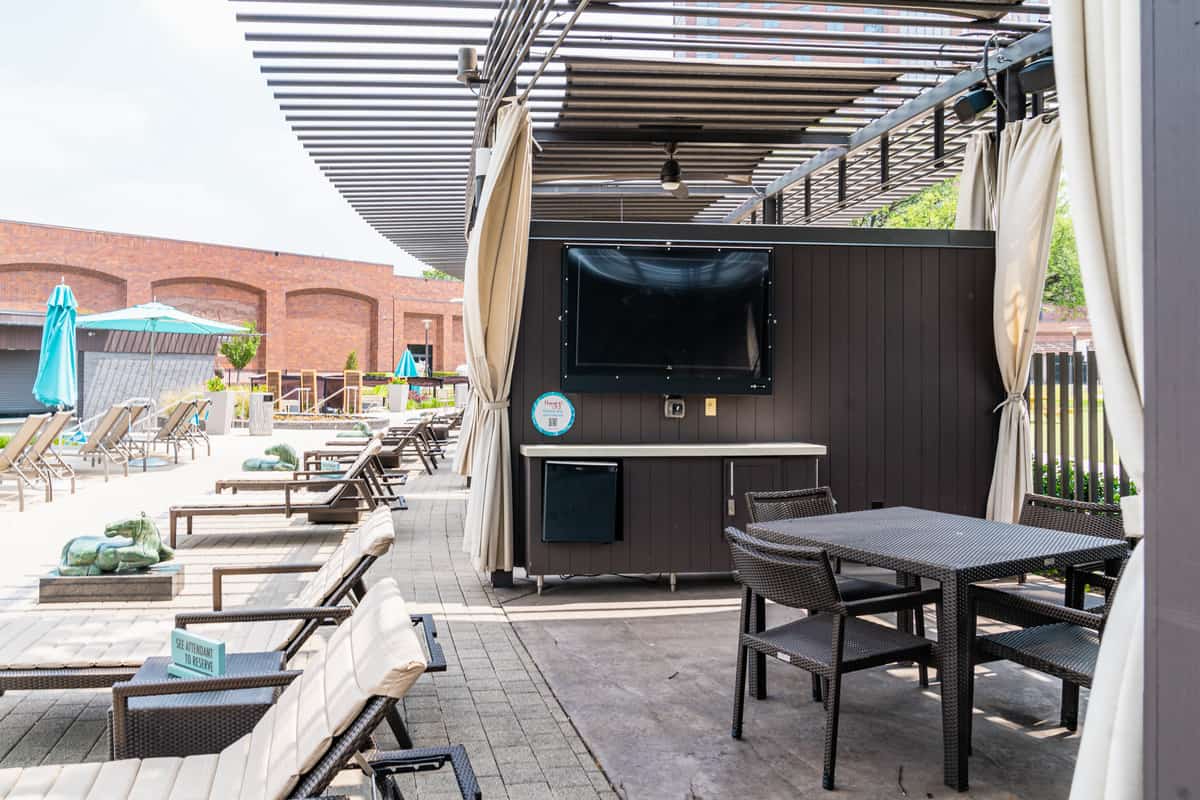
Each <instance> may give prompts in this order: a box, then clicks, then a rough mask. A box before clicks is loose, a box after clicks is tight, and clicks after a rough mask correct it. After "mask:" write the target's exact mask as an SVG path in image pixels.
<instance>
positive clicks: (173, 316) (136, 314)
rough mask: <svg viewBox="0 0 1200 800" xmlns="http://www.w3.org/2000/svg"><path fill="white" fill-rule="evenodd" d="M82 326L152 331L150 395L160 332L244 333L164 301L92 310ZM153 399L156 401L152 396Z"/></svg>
mask: <svg viewBox="0 0 1200 800" xmlns="http://www.w3.org/2000/svg"><path fill="white" fill-rule="evenodd" d="M79 327H80V328H85V329H87V330H98V331H132V332H134V333H149V334H150V366H149V371H150V379H149V384H150V385H149V386H148V387H147V395H148V396H149V395H153V393H154V345H155V338H156V337H157V336H158V334H160V333H194V334H201V335H209V336H221V335H230V334H244V333H245V332H246V329H245V328H243V327H242V326H240V325H230V324H229V323H227V322H218V321H216V320H215V319H205V318H204V317H197V316H195V315H193V314H188V313H186V312H184V311H180V310H179V309H177V308H175V307H174V306H169V305H166V304H164V303H142V304H140V305H136V306H130V307H129V308H122V309H120V310H118V311H105V312H104V313H102V314H89V315H87V316H86V317H80V318H79ZM150 400H151V402H152V403H153V402H155V399H154V398H153V397H150Z"/></svg>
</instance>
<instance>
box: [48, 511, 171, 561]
mask: <svg viewBox="0 0 1200 800" xmlns="http://www.w3.org/2000/svg"><path fill="white" fill-rule="evenodd" d="M174 557H175V551H174V550H172V549H171V548H170V547H167V545H165V544H163V540H162V537H161V536H160V535H159V533H158V528H157V527H156V526H155V524H154V523H153V522H151V521H150V519H148V518H147V517H146V515H145V514H142V515H141V516H138V517H134V518H133V519H123V520H121V521H119V522H114V523H112V524H110V525H107V526H105V528H104V535H103V536H77V537H75V538H74V539H72V540H70V541H69V542H67V543H66V544H65V545H63V549H62V556H60V558H59V561H58V574H59V575H67V576H79V575H104V574H107V573H122V572H140V571H142V570H145V569H148V568H149V567H151V566H153V565H154V564H157V563H159V562H161V561H170V560H171V559H173V558H174Z"/></svg>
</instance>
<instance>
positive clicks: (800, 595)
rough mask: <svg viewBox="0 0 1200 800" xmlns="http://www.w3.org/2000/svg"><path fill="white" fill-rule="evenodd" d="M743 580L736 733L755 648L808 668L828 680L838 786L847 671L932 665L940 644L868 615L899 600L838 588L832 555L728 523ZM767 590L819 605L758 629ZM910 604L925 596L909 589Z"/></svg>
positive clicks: (828, 771) (828, 758)
mask: <svg viewBox="0 0 1200 800" xmlns="http://www.w3.org/2000/svg"><path fill="white" fill-rule="evenodd" d="M725 538H726V540H727V541H728V543H729V551H730V555H731V557H732V559H733V566H734V569H735V570H736V571H737V579H738V581H739V582H740V583H741V584H742V585H743V587H744V591H743V594H742V613H741V620H740V623H739V624H740V629H739V631H738V661H737V669H736V673H735V675H736V676H735V679H734V680H735V684H734V699H733V724H732V727H731V729H730V735H731V736H733V738H734V739H740V738H742V717H743V711H744V709H745V695H746V671H747V660H748V659H749V657H750V653H751V651H753V652H754V653H756V654H762V655H765V656H771V657H772V658H774V659H776V660H779V661H781V662H783V663H786V664H791V665H792V666H794V667H799V668H800V669H803V670H806V671H807V672H810V673H812V674H813V675H814V676H815V677H817V678H819V679H820V680H821V681H822V682H823V683H824V684H825V692H824V696H825V757H824V768H823V770H822V776H821V785H822V786H823V787H824V788H825V789H832V788H833V786H834V768H835V765H836V760H837V735H838V713H839V707H840V703H841V694H842V675H844V674H846V673H848V672H857V671H858V670H863V669H870V668H871V667H878V666H883V665H885V664H894V663H899V662H909V661H916V662H917V663H920V664H928V663H930V662H931V661H932V660H933V657H934V656H933V646H932V644H931V643H930V642H929V641H928V640H926V639H923V638H920V637H917V636H913V635H912V634H910V633H905V632H903V631H899V630H896V629H895V628H889V627H886V626H884V625H879V624H876V623H874V622H868V621H867V620H864V619H861V616H862V615H864V614H871V613H876V612H880V611H885V610H892V609H893V608H894V607H895V606H894V601H893V600H891V599H887V598H884V599H864V600H854V601H851V600H847V599H846V598H844V597H843V596H842V594H841V592H840V591H839V590H838V583H837V581H836V580H835V579H834V575H833V569H832V567H831V566H830V564H829V557H828V555H827V554H826V553H825V551H824V550H820V549H817V548H813V547H800V546H796V545H787V544H779V543H774V542H767V541H765V540H762V539H756V538H754V537H752V536H748V535H747V534H745V533H742V532H741V531H739V530H738V529H737V528H726V529H725ZM754 596H759V597H765V598H767V599H769V600H771V601H772V602H775V603H778V604H780V605H784V606H788V607H790V608H797V609H804V610H808V611H816V612H819V613H817V614H815V615H814V614H810V615H808V616H806V617H803V618H801V619H798V620H794V621H792V622H788V623H785V624H783V625H778V626H776V627H774V628H768V629H766V630H764V631H753V630H751V629H750V607H751V598H752V597H754ZM909 602H910V603H911V606H910V607H913V608H916V607H919V606H920V604H921V603H922V602H923V600H922V597H921V595H920V593H918V592H913V593H910V595H909Z"/></svg>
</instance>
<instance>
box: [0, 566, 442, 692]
mask: <svg viewBox="0 0 1200 800" xmlns="http://www.w3.org/2000/svg"><path fill="white" fill-rule="evenodd" d="M379 558H380V556H378V555H370V554H363V555H361V556H360V557H359V558H358V559H357V560H356V561H355V562H354V564H353V565H351V566H350V568H349V569H348V570H346V571H345V572H344V573H343V574H342V576H341V577H340V578H339V580H338V581H336V582H335V583H334V584H333V587H332V588H331V589H330V590H329V591H328V592H327V593H326V594H325V597H324V599H323V600H322V601H321V603H320V604H319V605H317V606H314V607H311V608H300V607H296V608H289V607H282V608H246V609H237V610H234V611H226V610H223V609H222V608H221V606H222V605H223V602H222V595H221V592H222V588H223V587H222V581H223V579H224V578H225V577H226V576H229V575H267V574H288V573H298V572H316V571H317V570H319V569H320V568H321V565H320V564H309V563H301V564H275V565H262V566H246V567H218V568H216V569H214V570H213V611H201V612H190V613H184V614H177V615H176V616H175V627H177V628H185V629H186V628H187V626H189V625H193V626H194V625H206V624H216V623H243V622H270V621H286V620H303V621H304V625H302V626H301V627H299V628H297V630H296V631H295V632H294V633H293V634H292V635H291V636H290V637H288V639H287V641H286V642H285V643H284V645H283V648H282V652H283V654H284V657H285V659H290V658H291V657H292V656H294V655H295V654H296V653H298V652H299V651H300V649H301V648H302V647H303V646H304V643H305V642H307V641H308V639H309V637H311V636H312V635H313V634H314V633H315V632H316V630H317V628H318V627H320V626H321V625H323V624H328V623H333V624H336V623H338V622H340V621H341V620H343V619H345V618H346V617H347V616H349V615H350V613H351V612H352V611H353V606H347V605H343V602H350V603H353V604H357V603H358V602H359V601H361V600H362V598H363V596H364V595H365V593H366V587H365V585H364V583H363V576H364V575H366V573H367V571H368V570H369V569H370V568H371V566H372V565H374V564H375V562H376V561H378V560H379ZM218 570H219V571H218ZM410 618H411V621H412V623H413V625H419V626H421V630H422V633H423V634H424V637H425V646H426V649H427V651H428V653H429V664H430V666H429V667H427V668H426V671H427V672H443V671H445V669H446V659H445V655H444V653H443V651H442V647H441V644H440V643H439V642H438V638H437V635H438V632H437V625H436V624H435V623H434V621H433V617H432V615H430V614H411V615H410ZM137 670H138V668H137V667H135V666H120V667H56V668H47V669H6V668H4V667H3V666H0V695H3V694H4V693H5V692H6V691H18V690H23V691H36V690H47V689H48V690H61V689H98V688H106V687H108V686H112V685H113V684H114V683H117V682H119V681H127V680H129V679H131V678H132V677H133V675H134V673H136V672H137Z"/></svg>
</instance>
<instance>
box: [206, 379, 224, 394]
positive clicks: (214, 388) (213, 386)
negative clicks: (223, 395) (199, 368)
mask: <svg viewBox="0 0 1200 800" xmlns="http://www.w3.org/2000/svg"><path fill="white" fill-rule="evenodd" d="M204 388H205V389H208V391H210V392H223V391H225V381H223V380H221V379H220V378H219V377H218V376H216V375H213V376H212V377H211V378H209V379H208V382H207V383H205V384H204Z"/></svg>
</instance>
